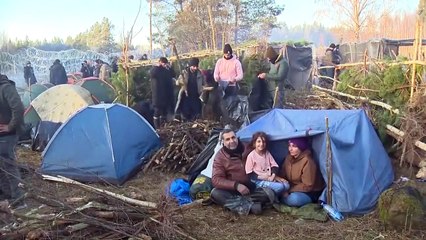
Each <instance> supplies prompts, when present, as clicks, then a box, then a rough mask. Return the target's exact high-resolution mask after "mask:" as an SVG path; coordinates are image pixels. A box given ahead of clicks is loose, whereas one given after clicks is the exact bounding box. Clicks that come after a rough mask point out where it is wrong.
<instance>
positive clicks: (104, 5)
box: [0, 0, 418, 45]
mask: <svg viewBox="0 0 426 240" xmlns="http://www.w3.org/2000/svg"><path fill="white" fill-rule="evenodd" d="M169 1H172V0H169ZM389 1H394V2H395V7H396V9H397V10H398V11H406V12H414V11H415V10H416V8H417V5H418V0H387V2H389ZM139 2H140V1H139V0H0V9H1V14H0V34H2V35H3V34H6V35H7V36H8V37H9V38H11V39H15V38H18V39H25V37H26V36H28V37H29V39H31V40H36V39H39V40H43V39H47V40H50V39H52V38H53V37H55V36H58V37H60V38H62V39H66V37H67V36H72V37H74V36H76V35H77V34H78V33H81V32H84V31H86V30H88V29H89V28H90V26H92V25H93V24H94V23H95V22H97V21H98V22H100V21H101V20H102V18H103V17H107V18H108V19H109V20H110V21H111V22H112V24H113V25H114V26H115V29H114V39H115V40H116V41H118V40H119V39H120V38H121V37H120V36H121V34H122V32H123V30H125V31H128V30H129V29H130V27H131V25H132V23H133V21H134V19H135V16H136V14H137V11H138V8H139ZM276 3H278V4H284V5H285V9H284V12H283V13H282V14H281V15H280V16H279V17H278V20H279V21H280V22H283V23H286V24H287V25H288V26H290V27H291V26H295V25H303V24H312V23H314V22H320V23H322V24H323V25H324V26H332V25H333V20H335V19H333V16H327V15H326V14H324V13H323V12H322V13H321V11H320V9H323V7H324V5H325V4H324V1H318V0H276ZM148 12H149V6H148V1H147V0H142V8H141V13H140V17H139V19H138V21H137V24H136V26H135V29H140V28H142V31H141V32H140V33H139V34H138V35H137V36H136V37H135V38H134V41H133V44H135V45H140V44H147V43H148V40H147V38H148V36H149V18H148ZM0 40H1V39H0Z"/></svg>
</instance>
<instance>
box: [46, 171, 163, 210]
mask: <svg viewBox="0 0 426 240" xmlns="http://www.w3.org/2000/svg"><path fill="white" fill-rule="evenodd" d="M42 177H43V179H44V180H49V181H54V182H62V183H68V184H73V185H77V186H79V187H81V188H83V189H86V190H89V191H91V192H96V193H102V194H105V195H108V196H110V197H113V198H116V199H119V200H121V201H123V202H126V203H129V204H133V205H136V206H140V207H148V208H157V204H156V203H153V202H147V201H140V200H137V199H133V198H129V197H126V196H123V195H120V194H117V193H113V192H110V191H108V190H104V189H99V188H95V187H92V186H89V185H86V184H83V183H80V182H78V181H75V180H72V179H69V178H66V177H63V176H59V175H58V176H56V177H55V176H50V175H44V174H43V175H42Z"/></svg>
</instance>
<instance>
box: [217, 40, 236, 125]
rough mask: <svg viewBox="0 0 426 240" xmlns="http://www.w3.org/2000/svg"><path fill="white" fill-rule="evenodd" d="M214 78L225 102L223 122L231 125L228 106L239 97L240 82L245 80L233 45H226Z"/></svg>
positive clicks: (222, 107) (223, 104) (221, 106)
mask: <svg viewBox="0 0 426 240" xmlns="http://www.w3.org/2000/svg"><path fill="white" fill-rule="evenodd" d="M213 76H214V80H215V81H216V82H217V83H218V84H219V90H220V91H221V94H222V96H223V100H224V101H222V103H221V104H220V109H221V115H222V122H223V123H224V124H229V123H231V119H230V117H229V111H228V108H227V105H229V104H230V103H231V101H232V100H233V99H235V97H236V96H237V94H238V82H239V81H241V80H242V79H243V67H242V66H241V62H240V61H239V60H238V59H237V57H236V56H234V55H233V51H232V48H231V45H229V44H225V46H224V48H223V58H220V59H219V60H217V62H216V66H215V68H214V74H213Z"/></svg>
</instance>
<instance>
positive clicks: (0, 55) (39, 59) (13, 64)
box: [0, 48, 117, 88]
mask: <svg viewBox="0 0 426 240" xmlns="http://www.w3.org/2000/svg"><path fill="white" fill-rule="evenodd" d="M112 55H114V56H116V55H117V54H111V55H105V54H101V53H96V52H92V51H80V50H76V49H71V50H65V51H58V52H54V51H43V50H40V49H36V48H26V49H22V50H20V51H19V52H18V53H16V54H9V53H6V52H0V73H2V74H5V75H7V76H8V78H9V79H11V80H13V81H15V82H16V85H17V87H19V88H25V81H24V66H25V64H26V63H27V62H28V61H30V62H31V65H32V67H33V68H34V74H35V76H36V78H37V81H38V82H41V83H45V82H49V67H50V66H51V65H52V64H53V61H55V59H59V60H60V61H61V63H62V64H63V65H64V67H65V70H66V72H67V73H73V72H78V71H80V68H81V63H82V62H83V61H84V60H91V61H94V60H96V59H101V60H103V61H105V62H108V63H109V62H110V56H112Z"/></svg>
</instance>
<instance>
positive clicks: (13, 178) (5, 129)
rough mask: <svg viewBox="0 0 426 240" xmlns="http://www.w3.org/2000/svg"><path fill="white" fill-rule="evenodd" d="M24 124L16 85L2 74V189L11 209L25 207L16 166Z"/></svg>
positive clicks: (0, 131)
mask: <svg viewBox="0 0 426 240" xmlns="http://www.w3.org/2000/svg"><path fill="white" fill-rule="evenodd" d="M23 122H24V106H23V105H22V102H21V98H20V97H19V94H18V92H17V91H16V87H15V83H14V82H13V81H11V80H9V79H8V78H7V76H6V75H1V74H0V188H1V191H2V194H3V196H2V197H1V198H2V199H1V200H5V199H8V200H10V202H11V205H10V206H11V207H12V208H13V207H15V208H17V207H21V208H22V207H24V205H25V203H24V202H22V201H20V200H22V196H23V194H24V192H23V190H22V189H21V188H19V187H18V184H19V182H20V181H21V180H20V179H21V177H20V172H19V169H18V167H17V165H16V156H15V146H16V143H17V141H18V135H19V133H20V132H21V130H22V126H23Z"/></svg>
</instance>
